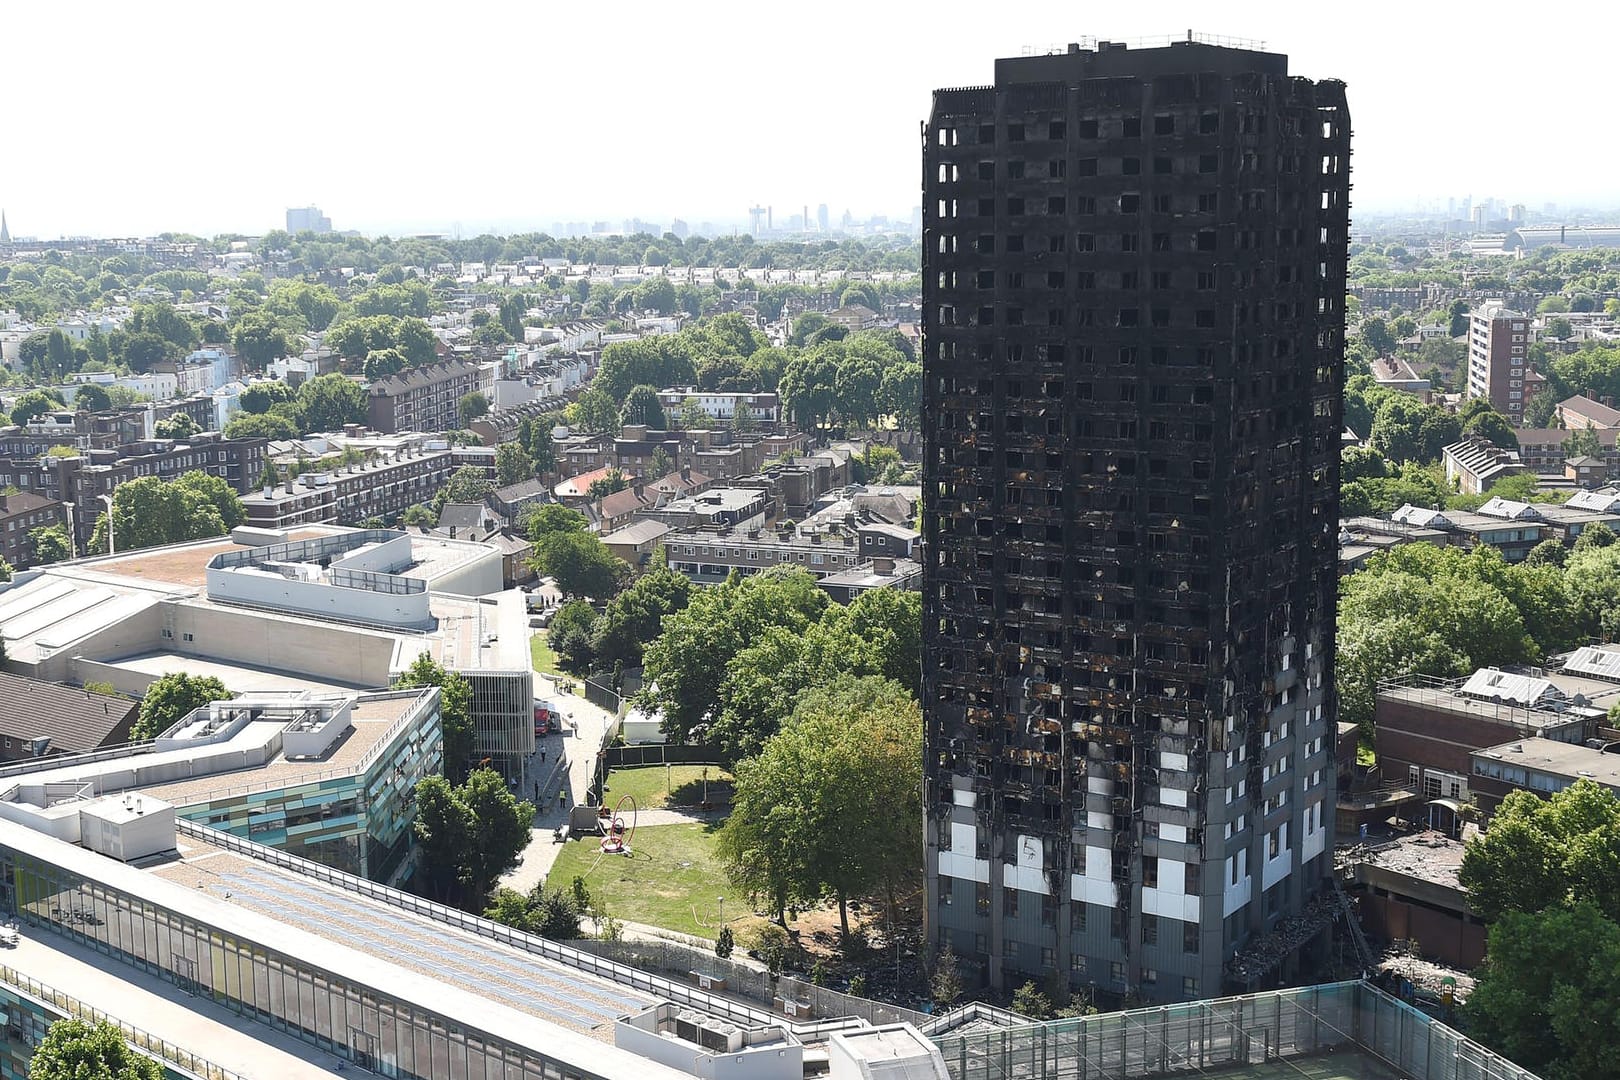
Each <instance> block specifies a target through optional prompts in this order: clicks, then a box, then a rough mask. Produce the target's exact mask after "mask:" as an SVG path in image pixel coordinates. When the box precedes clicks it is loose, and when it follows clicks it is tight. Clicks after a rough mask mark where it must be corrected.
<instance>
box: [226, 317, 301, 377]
mask: <svg viewBox="0 0 1620 1080" xmlns="http://www.w3.org/2000/svg"><path fill="white" fill-rule="evenodd" d="M231 345H232V347H233V348H235V349H236V355H238V356H240V357H241V358H242V360H243V362H244V363H246V364H247V365H248V366H249V367H251V368H254V369H256V370H262V369H263V368H264V367H265V365H267V364H269V363H270V362H271V361H272V360H278V359H280V358H281V357H283V356H286V355H287V354H288V353H290V352H292V351H293V339H292V337H290V336H289V335H288V333H287V331H286V330H285V329H284V328H283V327H282V325H281V323H280V322H279V321H278V320H277V319H276V317H275V316H274V315H273V314H271V313H270V312H268V311H250V312H248V313H247V314H246V315H243V316H242V317H241V318H240V319H238V320H237V321H236V327H235V328H234V329H233V330H232V331H231Z"/></svg>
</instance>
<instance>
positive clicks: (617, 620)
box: [552, 555, 692, 670]
mask: <svg viewBox="0 0 1620 1080" xmlns="http://www.w3.org/2000/svg"><path fill="white" fill-rule="evenodd" d="M691 594H692V582H691V579H689V578H688V577H687V576H686V575H685V574H682V573H680V572H679V571H677V570H671V569H670V568H669V567H668V566H666V565H664V560H663V558H662V556H661V555H654V556H653V560H652V569H650V570H648V571H647V572H646V573H645V574H643V575H641V576H640V577H639V578H637V579H636V580H635V581H634V582H633V583H632V584H631V585H630V586H629V587H628V588H627V589H625V590H624V591H623V592H621V593H619V595H618V596H616V597H614V598H613V600H612V601H611V602H610V603H609V604H608V606H607V608H606V610H604V611H603V612H602V617H601V619H600V620H598V621H597V623H596V626H595V628H594V630H593V631H592V638H591V651H592V652H593V653H594V654H595V659H596V663H597V664H598V665H599V666H600V667H601V668H603V669H604V670H612V669H613V668H614V667H616V666H620V665H622V666H623V667H626V668H636V667H640V666H641V657H642V652H643V650H645V649H646V647H647V644H648V643H649V642H650V641H652V640H653V639H654V638H656V637H657V636H658V634H659V632H660V631H661V630H662V629H663V625H664V618H665V616H668V615H673V614H674V613H675V612H677V611H680V610H681V609H683V608H684V607H686V605H687V602H688V601H689V600H690V598H691ZM559 614H560V613H559ZM553 626H555V623H554V624H553ZM552 637H553V639H555V637H556V631H555V630H553V632H552Z"/></svg>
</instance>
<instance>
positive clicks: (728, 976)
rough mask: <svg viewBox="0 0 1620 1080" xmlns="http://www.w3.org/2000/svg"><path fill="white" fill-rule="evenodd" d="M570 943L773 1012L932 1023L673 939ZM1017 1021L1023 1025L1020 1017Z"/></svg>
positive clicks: (881, 1003)
mask: <svg viewBox="0 0 1620 1080" xmlns="http://www.w3.org/2000/svg"><path fill="white" fill-rule="evenodd" d="M574 944H575V945H576V946H577V947H578V948H580V949H581V950H583V951H586V952H590V953H594V954H596V955H598V956H602V957H605V958H608V959H612V960H615V961H617V962H619V963H621V964H627V965H629V966H631V967H634V968H637V969H639V970H642V971H657V972H663V973H664V974H667V975H670V976H673V977H675V978H681V979H685V978H690V977H691V976H692V975H693V974H694V973H696V974H702V975H708V976H712V977H718V978H721V979H724V980H725V981H726V991H727V993H730V994H735V995H737V996H738V997H741V998H746V999H747V1000H749V1001H755V1002H759V1003H760V1004H761V1005H763V1006H765V1007H766V1008H769V1009H776V1008H777V1004H776V1003H777V1002H778V1001H781V1002H785V1003H788V1004H789V1005H791V1006H792V1007H793V1008H794V1009H795V1011H796V1012H797V1013H798V1015H800V1016H802V1017H805V1018H823V1019H825V1018H840V1019H842V1018H848V1017H855V1018H858V1019H861V1020H866V1021H869V1022H871V1023H873V1024H898V1023H908V1024H916V1025H918V1026H919V1027H920V1026H922V1025H923V1024H926V1023H928V1022H929V1021H930V1020H931V1019H932V1017H929V1016H928V1015H926V1014H924V1013H920V1012H917V1011H915V1010H913V1009H908V1008H905V1007H904V1006H902V1005H891V1004H889V1003H888V1002H884V1001H873V1000H872V999H871V998H863V997H855V996H853V995H851V994H844V993H840V992H839V991H837V990H833V989H830V988H828V987H825V986H817V985H815V984H814V983H809V982H805V981H804V980H802V979H795V978H793V977H792V976H789V975H781V976H778V977H776V978H772V977H771V975H770V973H769V972H767V971H762V970H760V969H758V968H755V967H750V966H749V965H747V964H742V963H738V962H737V961H735V960H722V959H721V958H720V957H718V956H716V955H714V953H713V952H710V951H708V950H705V949H698V948H694V947H692V946H690V945H687V944H685V943H683V942H679V941H668V940H652V941H649V940H646V939H638V940H635V941H598V940H595V939H587V940H583V941H578V942H575V943H574ZM782 1015H785V1014H783V1013H779V1015H778V1019H779V1020H780V1018H781V1016H782ZM1018 1019H1019V1021H1020V1022H1023V1021H1024V1018H1023V1017H1019V1018H1018ZM795 1030H797V1029H795Z"/></svg>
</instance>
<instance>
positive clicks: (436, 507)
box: [433, 465, 495, 522]
mask: <svg viewBox="0 0 1620 1080" xmlns="http://www.w3.org/2000/svg"><path fill="white" fill-rule="evenodd" d="M494 490H495V485H494V483H492V482H491V481H490V480H489V479H488V478H487V477H486V476H485V475H484V470H483V469H480V468H479V467H478V466H476V465H463V466H462V467H461V468H459V469H457V470H456V471H455V472H453V473H451V474H450V479H449V480H447V481H445V485H444V487H442V488H440V489H439V491H438V494H436V495H434V496H433V513H434V521H435V522H437V521H438V514H439V511H441V510H443V509H444V508H445V505H446V504H448V503H461V504H465V503H481V502H483V501H484V500H485V499H486V498H488V496H489V493H490V492H492V491H494Z"/></svg>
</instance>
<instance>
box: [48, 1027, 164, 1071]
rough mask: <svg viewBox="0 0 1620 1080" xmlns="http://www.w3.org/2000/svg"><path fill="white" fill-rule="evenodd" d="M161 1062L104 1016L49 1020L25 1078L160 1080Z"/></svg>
mask: <svg viewBox="0 0 1620 1080" xmlns="http://www.w3.org/2000/svg"><path fill="white" fill-rule="evenodd" d="M163 1075H164V1073H163V1066H162V1065H160V1064H158V1063H157V1062H156V1061H155V1060H153V1059H152V1058H149V1057H145V1056H144V1055H142V1054H140V1053H139V1052H137V1051H136V1050H135V1049H134V1048H133V1047H131V1046H130V1045H129V1044H128V1043H127V1042H125V1041H124V1035H123V1032H121V1031H119V1030H118V1028H117V1027H115V1026H113V1025H112V1024H111V1023H109V1022H107V1021H105V1020H98V1021H96V1022H95V1023H94V1024H91V1023H90V1022H88V1021H85V1020H78V1019H73V1018H69V1019H65V1020H58V1021H56V1022H55V1023H53V1024H52V1025H51V1026H50V1027H49V1028H47V1029H46V1031H45V1037H44V1038H43V1039H41V1040H40V1043H39V1045H38V1046H36V1047H34V1053H33V1056H32V1057H30V1058H29V1060H28V1080H163Z"/></svg>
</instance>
